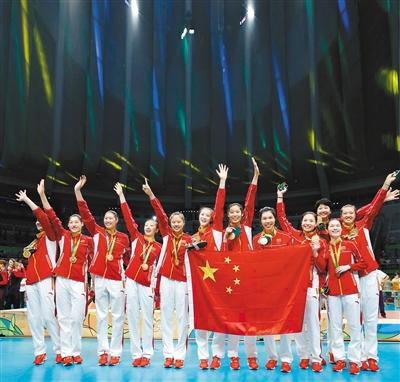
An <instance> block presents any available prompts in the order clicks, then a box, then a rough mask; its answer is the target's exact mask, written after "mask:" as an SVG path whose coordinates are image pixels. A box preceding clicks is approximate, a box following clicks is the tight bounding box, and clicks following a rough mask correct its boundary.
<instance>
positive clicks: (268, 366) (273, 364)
mask: <svg viewBox="0 0 400 382" xmlns="http://www.w3.org/2000/svg"><path fill="white" fill-rule="evenodd" d="M277 363H278V361H277V360H276V359H269V360H268V362H267V363H266V364H265V368H266V369H268V370H274V369H275V368H276V365H277Z"/></svg>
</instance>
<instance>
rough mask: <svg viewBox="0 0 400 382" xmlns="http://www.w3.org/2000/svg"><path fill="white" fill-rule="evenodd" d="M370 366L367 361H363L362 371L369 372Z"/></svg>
mask: <svg viewBox="0 0 400 382" xmlns="http://www.w3.org/2000/svg"><path fill="white" fill-rule="evenodd" d="M368 370H369V365H368V362H367V361H361V371H368Z"/></svg>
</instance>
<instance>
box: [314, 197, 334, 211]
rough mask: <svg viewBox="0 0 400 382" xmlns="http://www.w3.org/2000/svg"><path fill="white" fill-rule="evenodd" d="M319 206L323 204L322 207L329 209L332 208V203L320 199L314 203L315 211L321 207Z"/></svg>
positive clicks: (325, 199) (326, 199)
mask: <svg viewBox="0 0 400 382" xmlns="http://www.w3.org/2000/svg"><path fill="white" fill-rule="evenodd" d="M321 204H323V205H325V206H328V207H329V208H332V202H331V201H330V200H329V199H328V198H321V199H319V200H317V201H316V202H315V206H314V207H315V210H317V209H318V207H319V206H320V205H321Z"/></svg>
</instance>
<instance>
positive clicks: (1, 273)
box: [0, 259, 8, 310]
mask: <svg viewBox="0 0 400 382" xmlns="http://www.w3.org/2000/svg"><path fill="white" fill-rule="evenodd" d="M6 264H7V263H6V261H5V260H3V259H1V260H0V310H3V309H4V303H5V296H6V291H7V284H8V271H7V267H6Z"/></svg>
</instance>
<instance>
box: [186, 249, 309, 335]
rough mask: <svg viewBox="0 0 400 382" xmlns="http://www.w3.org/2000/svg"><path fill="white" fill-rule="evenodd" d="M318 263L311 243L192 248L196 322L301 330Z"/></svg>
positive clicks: (251, 329) (189, 266)
mask: <svg viewBox="0 0 400 382" xmlns="http://www.w3.org/2000/svg"><path fill="white" fill-rule="evenodd" d="M312 266H313V258H312V253H311V248H310V246H309V245H296V246H288V247H281V248H277V249H266V250H261V251H246V252H213V251H190V252H189V254H188V255H187V257H186V270H187V276H188V277H187V280H188V292H189V309H190V322H191V327H194V328H195V329H204V330H209V331H214V332H220V333H226V334H238V335H268V334H284V333H297V332H301V330H302V326H303V317H304V308H305V303H306V294H307V287H308V284H309V280H310V272H312Z"/></svg>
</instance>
